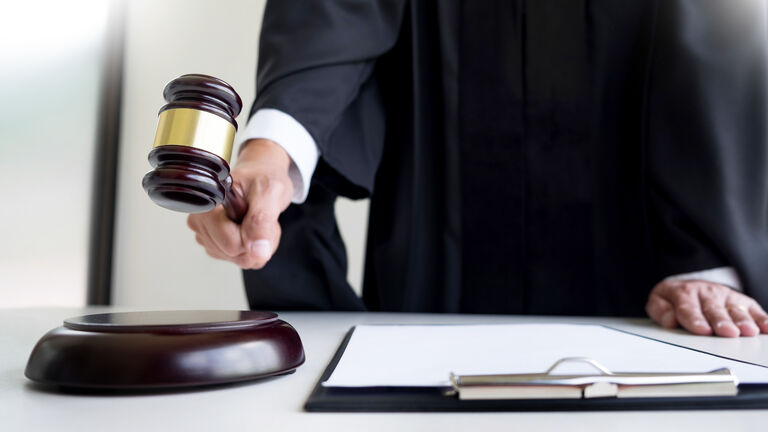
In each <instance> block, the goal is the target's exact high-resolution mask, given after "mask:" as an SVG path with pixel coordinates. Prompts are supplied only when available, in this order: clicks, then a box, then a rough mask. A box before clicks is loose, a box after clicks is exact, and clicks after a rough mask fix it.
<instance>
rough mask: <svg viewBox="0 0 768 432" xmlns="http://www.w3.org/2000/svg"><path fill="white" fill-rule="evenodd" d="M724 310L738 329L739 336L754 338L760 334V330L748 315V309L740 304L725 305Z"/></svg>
mask: <svg viewBox="0 0 768 432" xmlns="http://www.w3.org/2000/svg"><path fill="white" fill-rule="evenodd" d="M725 310H726V311H728V314H729V315H730V316H731V320H732V321H733V322H734V323H735V324H736V327H738V328H739V333H740V334H741V336H755V335H757V334H759V333H760V329H759V328H758V327H757V324H755V320H753V319H752V315H750V314H749V308H748V307H747V306H745V305H743V304H740V303H730V304H726V306H725Z"/></svg>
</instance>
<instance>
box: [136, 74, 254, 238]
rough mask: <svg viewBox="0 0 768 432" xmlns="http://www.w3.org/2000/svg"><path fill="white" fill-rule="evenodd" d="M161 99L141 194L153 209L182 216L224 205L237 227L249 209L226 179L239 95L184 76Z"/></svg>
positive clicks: (217, 83)
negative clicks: (145, 196) (160, 209)
mask: <svg viewBox="0 0 768 432" xmlns="http://www.w3.org/2000/svg"><path fill="white" fill-rule="evenodd" d="M163 97H164V98H165V100H166V102H167V103H166V104H165V105H163V107H162V108H160V112H159V118H158V124H157V133H156V135H155V143H154V145H153V146H152V151H151V152H150V153H149V163H150V164H151V165H152V167H153V168H154V169H153V170H152V171H150V172H149V173H147V174H146V175H145V176H144V180H143V181H142V185H143V186H144V190H145V191H146V192H147V194H149V197H150V198H152V200H153V201H154V202H155V203H157V204H158V205H160V206H162V207H165V208H167V209H171V210H175V211H180V212H184V213H202V212H207V211H210V210H212V209H213V208H214V207H216V206H217V205H219V204H222V203H223V205H224V209H225V211H226V214H227V216H228V217H229V218H230V219H232V220H233V221H235V222H237V223H239V222H241V221H242V220H243V217H244V216H245V213H246V212H247V210H248V204H247V203H246V201H245V199H244V197H243V194H242V191H241V190H240V189H239V188H237V187H236V186H233V184H232V176H230V175H229V160H230V157H231V155H232V144H233V141H234V139H235V132H236V131H237V122H236V121H235V117H237V115H238V114H240V110H241V109H242V107H243V102H242V101H241V100H240V96H238V94H237V93H236V92H235V89H233V88H232V86H230V85H229V84H227V83H226V82H224V81H222V80H220V79H218V78H214V77H212V76H208V75H199V74H189V75H182V76H181V77H179V78H176V79H175V80H173V81H171V82H170V83H168V85H166V86H165V90H164V91H163Z"/></svg>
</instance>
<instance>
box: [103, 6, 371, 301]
mask: <svg viewBox="0 0 768 432" xmlns="http://www.w3.org/2000/svg"><path fill="white" fill-rule="evenodd" d="M127 4H128V11H127V14H128V15H127V41H126V57H125V87H124V93H123V98H124V99H123V117H122V125H121V128H122V134H121V146H122V148H121V153H120V169H119V179H118V205H117V226H116V238H115V242H116V246H115V261H114V276H113V293H114V294H113V299H114V302H115V304H117V305H121V306H129V307H134V308H157V307H162V308H246V307H247V304H246V301H245V293H244V289H243V284H242V279H241V274H240V272H239V270H238V269H237V267H235V266H234V265H233V264H229V263H224V262H219V261H215V260H213V259H211V258H209V257H208V256H207V255H206V254H205V252H204V251H203V249H202V248H200V247H199V246H198V245H197V243H196V242H195V240H194V236H193V235H192V233H191V231H189V230H188V228H187V227H186V216H185V215H183V214H180V213H175V212H171V211H168V210H165V209H162V208H160V207H158V206H157V205H155V204H154V203H152V202H151V201H150V199H149V198H148V197H147V196H146V194H145V193H144V190H143V189H142V187H141V179H142V177H143V176H144V174H145V173H146V172H147V171H149V169H150V166H149V163H148V162H147V154H148V153H149V150H150V147H151V145H152V141H153V139H154V133H155V128H156V125H157V111H158V109H159V108H160V107H161V106H162V105H163V103H164V101H163V98H162V90H163V87H164V86H165V84H166V83H167V82H168V81H170V80H171V79H173V78H175V77H177V76H179V75H183V74H185V73H204V74H208V75H213V76H216V77H219V78H221V79H223V80H225V81H227V82H228V83H230V84H231V85H232V86H233V87H235V89H237V91H238V93H239V94H240V96H241V97H242V98H243V102H244V112H245V114H243V115H241V116H240V117H239V118H238V121H239V123H240V124H244V123H245V122H246V116H247V112H248V109H249V107H250V105H251V103H252V101H253V96H254V91H255V90H254V89H255V71H256V55H257V42H258V34H259V29H260V26H261V18H262V13H263V8H264V1H262V0H259V1H252V0H226V1H224V0H219V1H216V2H213V1H206V0H194V1H193V0H166V1H151V0H134V1H129V2H127ZM337 215H338V216H339V219H340V225H341V229H342V235H343V236H344V237H345V240H347V247H348V254H349V258H350V272H349V278H350V281H351V282H352V283H353V285H354V286H356V287H358V289H359V285H360V280H361V277H362V276H361V275H362V260H363V245H364V232H365V220H366V218H367V203H366V202H354V203H353V202H351V201H343V202H340V203H339V205H338V206H337Z"/></svg>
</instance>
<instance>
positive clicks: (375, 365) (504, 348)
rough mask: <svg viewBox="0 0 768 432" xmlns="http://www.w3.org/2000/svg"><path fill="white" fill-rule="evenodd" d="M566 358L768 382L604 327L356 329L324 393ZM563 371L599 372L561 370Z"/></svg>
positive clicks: (541, 367)
mask: <svg viewBox="0 0 768 432" xmlns="http://www.w3.org/2000/svg"><path fill="white" fill-rule="evenodd" d="M564 357H589V358H592V359H594V360H597V361H598V362H600V363H601V364H603V365H604V366H606V367H607V368H608V369H610V370H611V371H612V372H709V371H711V370H714V369H718V368H722V367H727V368H729V369H731V371H732V372H733V373H734V374H735V375H736V376H737V377H738V378H739V380H740V382H742V383H768V368H766V367H762V366H755V365H750V364H746V363H741V362H738V361H734V360H728V359H724V358H721V357H717V356H714V355H709V354H706V353H701V352H698V351H693V350H689V349H686V348H681V347H677V346H674V345H670V344H666V343H663V342H659V341H655V340H651V339H646V338H643V337H639V336H635V335H631V334H627V333H623V332H620V331H617V330H613V329H610V328H607V327H602V326H597V325H580V324H573V325H569V324H499V325H380V326H358V327H357V328H356V329H355V331H354V333H353V335H352V338H351V340H350V341H349V344H348V345H347V348H346V350H345V351H344V355H343V356H342V358H341V360H340V361H339V363H338V365H337V366H336V369H335V370H334V372H333V374H332V375H331V376H330V378H329V379H328V380H327V381H326V382H325V383H323V385H324V386H326V387H376V386H382V387H388V386H396V387H414V386H423V387H437V386H448V385H449V384H450V381H449V379H448V377H449V374H450V372H454V373H456V374H459V375H474V374H504V373H541V372H544V371H545V370H546V369H548V368H549V367H550V366H551V365H552V364H553V363H555V362H556V361H557V360H559V359H561V358H564ZM557 372H559V373H594V372H595V370H594V369H592V368H590V367H589V366H586V365H581V366H580V365H578V364H577V365H571V366H566V365H563V367H562V368H558V369H557Z"/></svg>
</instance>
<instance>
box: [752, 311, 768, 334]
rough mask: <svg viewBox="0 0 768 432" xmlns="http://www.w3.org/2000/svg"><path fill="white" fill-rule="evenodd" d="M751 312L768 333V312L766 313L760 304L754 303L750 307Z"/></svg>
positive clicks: (763, 330) (753, 317)
mask: <svg viewBox="0 0 768 432" xmlns="http://www.w3.org/2000/svg"><path fill="white" fill-rule="evenodd" d="M749 314H750V315H752V319H753V320H755V323H756V324H757V326H758V327H759V328H760V331H761V332H763V333H768V314H766V313H765V311H764V310H763V308H762V307H760V305H759V304H754V305H752V306H751V307H750V308H749Z"/></svg>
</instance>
